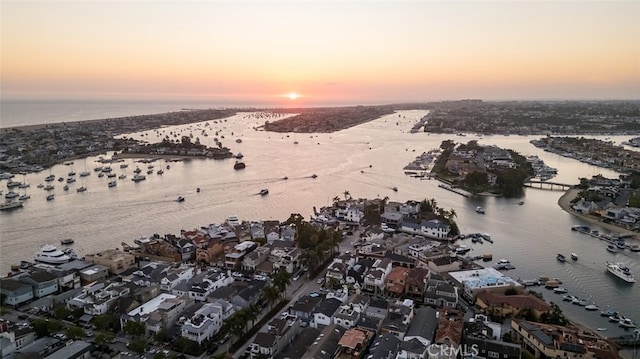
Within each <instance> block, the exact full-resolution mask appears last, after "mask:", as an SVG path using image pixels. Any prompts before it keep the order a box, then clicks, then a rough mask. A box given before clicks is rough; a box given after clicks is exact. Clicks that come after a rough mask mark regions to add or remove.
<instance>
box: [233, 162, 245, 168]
mask: <svg viewBox="0 0 640 359" xmlns="http://www.w3.org/2000/svg"><path fill="white" fill-rule="evenodd" d="M245 167H247V166H246V165H245V164H244V162H240V161H236V163H235V164H234V165H233V169H234V170H241V169H244V168H245Z"/></svg>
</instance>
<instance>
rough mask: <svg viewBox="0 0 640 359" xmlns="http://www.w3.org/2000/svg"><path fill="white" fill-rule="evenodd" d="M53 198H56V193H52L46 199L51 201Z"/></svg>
mask: <svg viewBox="0 0 640 359" xmlns="http://www.w3.org/2000/svg"><path fill="white" fill-rule="evenodd" d="M54 198H56V195H55V194H53V193H52V194H50V195H48V196H47V201H53V199H54Z"/></svg>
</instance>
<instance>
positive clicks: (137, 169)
mask: <svg viewBox="0 0 640 359" xmlns="http://www.w3.org/2000/svg"><path fill="white" fill-rule="evenodd" d="M140 172H142V170H141V169H140V167H136V169H135V170H133V173H140Z"/></svg>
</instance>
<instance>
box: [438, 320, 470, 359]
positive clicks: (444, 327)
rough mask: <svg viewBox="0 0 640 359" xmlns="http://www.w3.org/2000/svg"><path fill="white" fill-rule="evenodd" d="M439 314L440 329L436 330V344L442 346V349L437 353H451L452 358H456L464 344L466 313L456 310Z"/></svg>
mask: <svg viewBox="0 0 640 359" xmlns="http://www.w3.org/2000/svg"><path fill="white" fill-rule="evenodd" d="M438 314H439V316H438V329H436V338H435V340H434V343H435V344H437V345H438V346H440V348H441V349H438V350H437V351H438V352H439V353H450V354H451V355H450V356H449V357H450V358H456V354H457V351H456V350H458V348H459V347H460V344H461V343H462V330H463V329H464V313H462V312H460V311H457V310H454V309H441V310H440V312H438ZM445 357H447V356H445Z"/></svg>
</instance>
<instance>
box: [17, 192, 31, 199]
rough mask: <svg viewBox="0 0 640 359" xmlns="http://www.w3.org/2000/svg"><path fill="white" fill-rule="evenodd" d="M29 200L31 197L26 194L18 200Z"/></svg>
mask: <svg viewBox="0 0 640 359" xmlns="http://www.w3.org/2000/svg"><path fill="white" fill-rule="evenodd" d="M29 198H31V196H30V195H28V194H26V193H25V194H23V195H22V196H20V197H18V200H20V201H26V200H28V199H29Z"/></svg>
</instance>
